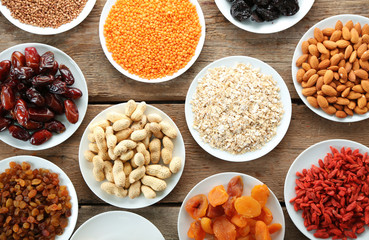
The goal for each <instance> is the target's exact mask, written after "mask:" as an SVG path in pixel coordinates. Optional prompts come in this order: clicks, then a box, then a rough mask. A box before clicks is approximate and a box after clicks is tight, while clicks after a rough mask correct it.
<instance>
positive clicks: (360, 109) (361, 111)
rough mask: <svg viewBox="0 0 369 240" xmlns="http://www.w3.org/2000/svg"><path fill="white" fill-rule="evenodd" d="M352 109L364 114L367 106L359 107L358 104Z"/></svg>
mask: <svg viewBox="0 0 369 240" xmlns="http://www.w3.org/2000/svg"><path fill="white" fill-rule="evenodd" d="M354 111H355V112H356V113H357V114H365V113H367V112H368V108H367V107H364V108H359V107H358V106H356V107H355V109H354Z"/></svg>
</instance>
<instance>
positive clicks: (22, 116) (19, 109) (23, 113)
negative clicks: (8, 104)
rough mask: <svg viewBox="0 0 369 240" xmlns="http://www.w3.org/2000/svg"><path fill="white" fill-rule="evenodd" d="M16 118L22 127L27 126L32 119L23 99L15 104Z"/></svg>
mask: <svg viewBox="0 0 369 240" xmlns="http://www.w3.org/2000/svg"><path fill="white" fill-rule="evenodd" d="M15 117H16V118H17V121H18V123H19V124H20V125H22V126H26V123H27V121H28V120H29V119H30V116H29V112H28V109H27V104H26V102H25V101H24V100H23V99H18V100H17V103H16V104H15Z"/></svg>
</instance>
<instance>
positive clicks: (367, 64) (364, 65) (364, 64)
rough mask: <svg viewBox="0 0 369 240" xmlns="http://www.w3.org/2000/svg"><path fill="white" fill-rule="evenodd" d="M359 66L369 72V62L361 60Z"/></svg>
mask: <svg viewBox="0 0 369 240" xmlns="http://www.w3.org/2000/svg"><path fill="white" fill-rule="evenodd" d="M359 64H360V67H361V68H362V69H364V70H365V71H367V72H369V62H368V61H363V60H361V59H360V60H359Z"/></svg>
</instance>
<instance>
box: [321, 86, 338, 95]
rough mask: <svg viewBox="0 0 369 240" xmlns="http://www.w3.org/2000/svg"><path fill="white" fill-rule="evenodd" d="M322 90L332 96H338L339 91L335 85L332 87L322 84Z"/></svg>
mask: <svg viewBox="0 0 369 240" xmlns="http://www.w3.org/2000/svg"><path fill="white" fill-rule="evenodd" d="M322 92H323V93H324V94H325V95H327V96H330V97H334V96H337V91H336V89H334V88H333V87H331V86H330V85H323V86H322Z"/></svg>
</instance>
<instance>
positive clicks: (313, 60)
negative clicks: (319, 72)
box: [309, 56, 319, 69]
mask: <svg viewBox="0 0 369 240" xmlns="http://www.w3.org/2000/svg"><path fill="white" fill-rule="evenodd" d="M309 64H310V66H311V68H314V69H318V66H319V60H318V58H317V57H316V56H311V58H310V59H309Z"/></svg>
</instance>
